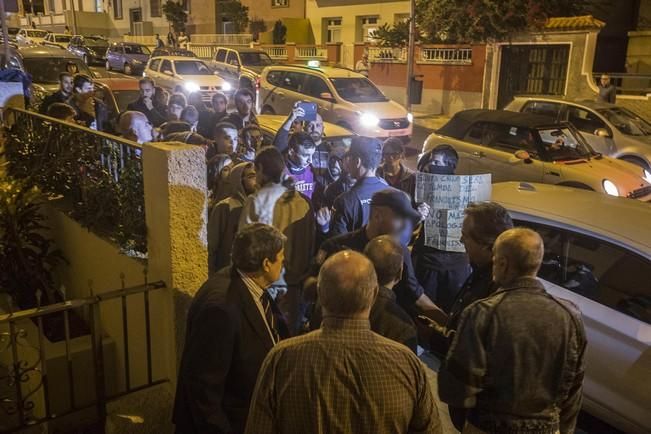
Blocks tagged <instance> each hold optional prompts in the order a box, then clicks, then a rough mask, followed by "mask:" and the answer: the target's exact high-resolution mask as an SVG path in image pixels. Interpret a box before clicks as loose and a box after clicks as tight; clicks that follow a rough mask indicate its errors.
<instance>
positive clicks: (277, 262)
mask: <svg viewBox="0 0 651 434" xmlns="http://www.w3.org/2000/svg"><path fill="white" fill-rule="evenodd" d="M284 262H285V249H280V252H278V254H277V255H276V258H275V259H273V260H270V259H265V260H264V262H263V263H262V271H263V272H264V276H265V280H266V281H267V282H269V284H271V283H273V282H275V281H276V280H278V279H280V273H281V272H282V271H283V264H284Z"/></svg>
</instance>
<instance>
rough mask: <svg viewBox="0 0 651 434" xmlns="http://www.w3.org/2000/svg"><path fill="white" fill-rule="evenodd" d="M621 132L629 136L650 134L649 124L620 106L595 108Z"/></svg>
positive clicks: (650, 126) (650, 127) (650, 125)
mask: <svg viewBox="0 0 651 434" xmlns="http://www.w3.org/2000/svg"><path fill="white" fill-rule="evenodd" d="M597 112H599V114H601V115H602V116H603V117H605V118H606V119H608V122H610V123H611V124H613V125H614V126H615V128H617V129H618V130H619V131H620V132H621V133H623V134H626V135H629V136H651V124H650V123H649V122H647V121H646V120H644V119H642V118H641V117H639V116H638V115H636V114H635V113H633V112H632V111H629V110H627V109H625V108H621V107H613V108H609V109H602V110H597Z"/></svg>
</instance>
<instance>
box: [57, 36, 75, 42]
mask: <svg viewBox="0 0 651 434" xmlns="http://www.w3.org/2000/svg"><path fill="white" fill-rule="evenodd" d="M71 39H72V36H68V35H56V36H55V40H56V41H57V42H70V40H71Z"/></svg>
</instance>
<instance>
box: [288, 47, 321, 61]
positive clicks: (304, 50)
mask: <svg viewBox="0 0 651 434" xmlns="http://www.w3.org/2000/svg"><path fill="white" fill-rule="evenodd" d="M327 58H328V49H327V48H324V47H316V46H312V47H296V59H298V60H312V59H314V60H326V59H327Z"/></svg>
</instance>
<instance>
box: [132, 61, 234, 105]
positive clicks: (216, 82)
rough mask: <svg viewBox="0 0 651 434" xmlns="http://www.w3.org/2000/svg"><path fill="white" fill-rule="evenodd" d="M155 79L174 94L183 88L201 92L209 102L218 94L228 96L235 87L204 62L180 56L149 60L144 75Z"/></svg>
mask: <svg viewBox="0 0 651 434" xmlns="http://www.w3.org/2000/svg"><path fill="white" fill-rule="evenodd" d="M142 75H143V76H145V77H151V78H153V79H154V81H155V82H156V84H157V85H159V86H161V87H163V88H164V89H167V90H169V91H171V92H174V90H175V88H177V86H181V87H182V88H183V90H184V91H186V92H188V93H189V92H201V95H202V97H203V100H204V101H206V102H208V101H210V99H211V97H212V96H213V95H214V94H215V93H216V92H223V93H225V94H226V95H227V96H230V95H231V94H232V93H233V89H234V86H233V85H232V84H231V83H229V82H228V81H226V80H224V79H223V78H222V77H219V76H218V75H217V74H216V73H215V72H213V71H212V70H211V69H210V68H209V67H208V65H206V63H205V62H204V61H203V60H199V59H193V58H188V57H180V56H166V57H155V58H151V59H149V62H148V63H147V67H146V68H145V71H144V72H143V74H142Z"/></svg>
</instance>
